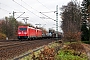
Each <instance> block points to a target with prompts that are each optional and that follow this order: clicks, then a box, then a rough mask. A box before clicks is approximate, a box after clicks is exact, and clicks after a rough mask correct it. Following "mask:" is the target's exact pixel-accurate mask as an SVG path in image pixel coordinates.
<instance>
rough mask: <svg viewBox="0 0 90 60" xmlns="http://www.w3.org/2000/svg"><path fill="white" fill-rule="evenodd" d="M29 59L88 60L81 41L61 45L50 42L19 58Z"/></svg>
mask: <svg viewBox="0 0 90 60" xmlns="http://www.w3.org/2000/svg"><path fill="white" fill-rule="evenodd" d="M30 59H37V60H38V59H39V60H40V59H41V60H44V59H53V60H88V57H87V55H86V51H85V49H84V47H83V45H82V43H76V42H74V43H68V44H65V45H63V48H62V49H61V45H59V44H58V43H52V44H51V45H49V46H45V47H44V48H43V49H42V50H39V51H37V52H33V53H32V54H31V55H29V56H27V57H24V58H23V59H21V60H30Z"/></svg>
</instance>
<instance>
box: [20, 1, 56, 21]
mask: <svg viewBox="0 0 90 60" xmlns="http://www.w3.org/2000/svg"><path fill="white" fill-rule="evenodd" d="M21 1H22V2H23V3H25V4H26V5H28V6H29V7H31V8H32V9H33V10H35V11H37V12H38V13H40V12H39V11H38V10H36V9H34V8H33V7H32V6H30V5H29V4H27V3H26V2H24V1H23V0H21ZM50 12H54V11H50ZM40 14H42V15H44V16H46V17H48V18H49V19H52V20H54V19H53V18H51V17H49V16H47V15H45V14H43V13H40ZM39 18H41V17H39ZM41 19H42V18H41ZM45 22H46V21H45ZM46 23H47V22H46Z"/></svg>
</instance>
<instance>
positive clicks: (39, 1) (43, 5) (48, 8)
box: [37, 0, 50, 10]
mask: <svg viewBox="0 0 90 60" xmlns="http://www.w3.org/2000/svg"><path fill="white" fill-rule="evenodd" d="M37 1H38V0H37ZM38 3H40V4H41V5H42V6H44V7H45V8H47V7H46V6H45V5H44V4H42V3H41V2H40V1H38ZM47 9H48V10H50V9H49V8H47Z"/></svg>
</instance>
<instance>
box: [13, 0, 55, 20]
mask: <svg viewBox="0 0 90 60" xmlns="http://www.w3.org/2000/svg"><path fill="white" fill-rule="evenodd" d="M13 2H15V3H16V4H18V5H19V6H21V7H23V8H24V9H26V10H27V11H29V12H30V13H32V14H34V15H35V16H37V17H39V16H38V15H36V14H35V13H34V12H32V11H30V10H29V9H27V8H26V7H24V6H23V5H21V4H19V3H18V2H16V1H14V0H13ZM25 4H26V3H25ZM28 6H30V5H28ZM32 9H34V8H32ZM34 10H36V9H34ZM36 11H37V12H38V13H40V12H39V11H38V10H36ZM40 14H41V13H40ZM42 15H44V14H42ZM44 16H45V15H44ZM46 16H47V15H46ZM47 17H48V16H47ZM39 18H40V17H39ZM40 19H42V18H40ZM49 19H50V17H49ZM51 19H52V18H51ZM53 20H54V19H53ZM42 21H44V20H42ZM44 22H46V21H44Z"/></svg>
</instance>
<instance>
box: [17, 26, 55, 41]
mask: <svg viewBox="0 0 90 60" xmlns="http://www.w3.org/2000/svg"><path fill="white" fill-rule="evenodd" d="M55 36H56V35H55V33H51V32H48V33H43V31H42V30H41V29H37V28H33V27H30V26H18V39H19V40H22V39H28V40H32V39H41V38H55Z"/></svg>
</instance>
